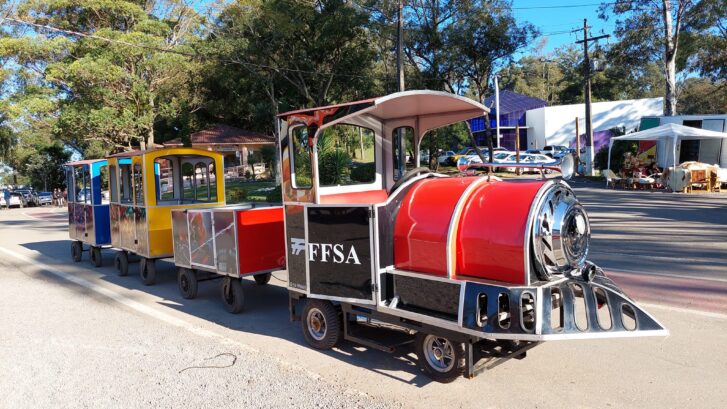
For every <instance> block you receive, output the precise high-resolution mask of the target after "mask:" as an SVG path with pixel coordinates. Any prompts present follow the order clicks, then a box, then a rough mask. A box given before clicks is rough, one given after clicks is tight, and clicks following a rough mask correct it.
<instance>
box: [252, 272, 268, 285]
mask: <svg viewBox="0 0 727 409" xmlns="http://www.w3.org/2000/svg"><path fill="white" fill-rule="evenodd" d="M270 276H272V273H265V274H257V275H254V276H253V278H254V279H255V283H257V285H265V284H267V283H269V282H270Z"/></svg>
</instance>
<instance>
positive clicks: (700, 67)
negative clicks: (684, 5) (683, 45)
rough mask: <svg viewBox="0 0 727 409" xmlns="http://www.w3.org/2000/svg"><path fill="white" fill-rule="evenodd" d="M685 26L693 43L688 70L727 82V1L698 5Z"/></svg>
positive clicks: (702, 0) (701, 2)
mask: <svg viewBox="0 0 727 409" xmlns="http://www.w3.org/2000/svg"><path fill="white" fill-rule="evenodd" d="M686 27H687V28H686V29H687V30H688V34H689V35H690V39H691V40H692V42H693V43H694V44H693V55H692V58H690V59H689V68H691V69H693V70H695V71H698V72H699V73H700V74H702V75H703V76H705V77H709V78H711V79H712V80H713V81H722V80H727V2H725V1H724V0H701V1H699V2H697V4H696V5H695V6H694V8H693V12H692V13H690V15H689V16H688V18H687V24H686Z"/></svg>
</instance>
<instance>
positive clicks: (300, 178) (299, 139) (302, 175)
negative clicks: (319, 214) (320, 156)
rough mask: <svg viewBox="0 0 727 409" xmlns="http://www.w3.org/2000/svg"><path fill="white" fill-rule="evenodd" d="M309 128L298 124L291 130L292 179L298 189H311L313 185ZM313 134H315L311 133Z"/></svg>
mask: <svg viewBox="0 0 727 409" xmlns="http://www.w3.org/2000/svg"><path fill="white" fill-rule="evenodd" d="M308 132H309V131H308V128H306V127H305V126H298V127H295V128H293V129H291V131H290V139H291V140H292V142H293V143H292V149H291V150H290V161H291V162H292V164H291V165H292V166H291V167H290V169H291V171H292V172H293V174H292V175H291V176H292V177H291V179H292V181H293V187H294V188H296V189H310V188H311V186H313V174H312V171H311V154H312V152H311V149H310V146H308V142H309V139H308V136H309V133H308ZM310 136H313V135H310Z"/></svg>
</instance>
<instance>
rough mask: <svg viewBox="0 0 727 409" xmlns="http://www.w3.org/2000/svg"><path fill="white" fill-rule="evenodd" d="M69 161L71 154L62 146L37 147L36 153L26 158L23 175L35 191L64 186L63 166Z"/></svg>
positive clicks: (58, 144)
mask: <svg viewBox="0 0 727 409" xmlns="http://www.w3.org/2000/svg"><path fill="white" fill-rule="evenodd" d="M70 159H71V153H70V152H68V150H66V149H65V148H64V147H63V145H62V144H60V143H55V144H53V145H49V146H43V147H38V148H37V149H36V153H35V154H33V155H30V156H29V157H27V158H26V161H25V163H24V172H23V173H24V174H25V175H26V176H28V178H29V179H30V183H31V185H32V186H34V187H35V188H36V189H42V190H44V191H49V190H52V189H55V188H62V187H64V186H65V185H66V181H65V179H66V178H65V172H64V170H63V165H64V164H66V163H68V161H69V160H70Z"/></svg>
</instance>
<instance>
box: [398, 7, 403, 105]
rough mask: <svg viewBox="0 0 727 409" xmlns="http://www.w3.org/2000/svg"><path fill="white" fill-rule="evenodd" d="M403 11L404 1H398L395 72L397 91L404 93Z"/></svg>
mask: <svg viewBox="0 0 727 409" xmlns="http://www.w3.org/2000/svg"><path fill="white" fill-rule="evenodd" d="M403 11H404V0H399V10H398V12H397V19H396V42H397V45H396V72H397V74H398V77H399V87H398V89H397V91H399V92H402V91H404V24H403V23H402V16H403V14H404V13H403Z"/></svg>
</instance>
